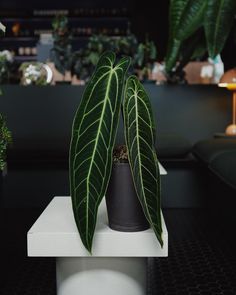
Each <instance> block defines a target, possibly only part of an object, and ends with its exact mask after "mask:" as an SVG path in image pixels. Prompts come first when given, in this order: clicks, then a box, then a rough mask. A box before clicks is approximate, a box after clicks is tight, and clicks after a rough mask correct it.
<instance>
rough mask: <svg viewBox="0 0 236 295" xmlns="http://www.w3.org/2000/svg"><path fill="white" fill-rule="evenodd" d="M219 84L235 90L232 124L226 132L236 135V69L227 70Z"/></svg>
mask: <svg viewBox="0 0 236 295" xmlns="http://www.w3.org/2000/svg"><path fill="white" fill-rule="evenodd" d="M218 86H219V87H225V88H227V89H228V90H231V91H233V109H232V124H230V125H229V126H227V128H226V130H225V133H226V134H227V135H236V69H231V70H229V71H227V72H225V73H224V75H223V76H222V77H221V79H220V82H219V84H218Z"/></svg>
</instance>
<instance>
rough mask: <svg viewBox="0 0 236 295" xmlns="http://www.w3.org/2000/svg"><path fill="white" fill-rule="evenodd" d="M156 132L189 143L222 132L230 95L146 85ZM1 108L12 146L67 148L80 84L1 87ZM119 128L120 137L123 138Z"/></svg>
mask: <svg viewBox="0 0 236 295" xmlns="http://www.w3.org/2000/svg"><path fill="white" fill-rule="evenodd" d="M145 87H146V89H147V91H148V93H149V95H150V99H151V102H152V105H153V109H154V112H155V116H156V121H157V132H158V134H157V136H158V135H159V134H163V133H164V134H166V133H172V134H173V133H175V134H179V135H181V136H183V137H185V138H187V139H188V140H189V141H190V142H191V143H192V144H194V143H195V142H197V141H199V140H201V139H205V138H209V137H212V136H213V135H214V133H215V132H223V131H224V129H225V127H226V126H227V125H228V124H229V123H230V121H231V93H230V92H229V91H227V90H225V89H222V88H219V87H217V86H204V85H203V86H200V85H199V86H186V85H184V86H183V85H182V86H156V85H151V84H146V85H145ZM2 91H3V95H2V96H1V98H0V112H1V113H3V114H4V115H6V116H7V121H8V125H9V127H10V129H11V130H12V133H13V138H14V139H15V140H14V146H15V148H20V147H21V146H23V147H26V146H27V147H28V149H30V148H32V149H33V148H38V149H48V148H53V149H67V147H68V145H69V139H70V130H71V124H72V119H73V116H74V113H75V111H76V109H77V107H78V105H79V102H80V99H81V97H82V93H83V91H84V87H82V86H55V87H53V86H43V87H37V86H29V87H24V86H3V87H2ZM122 134H123V133H122V129H121V128H120V129H119V132H118V137H119V138H122Z"/></svg>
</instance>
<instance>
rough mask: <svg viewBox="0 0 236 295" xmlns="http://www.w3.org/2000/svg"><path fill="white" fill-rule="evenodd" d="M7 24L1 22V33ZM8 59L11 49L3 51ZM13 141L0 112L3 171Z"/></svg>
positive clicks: (0, 152) (0, 57) (0, 148)
mask: <svg viewBox="0 0 236 295" xmlns="http://www.w3.org/2000/svg"><path fill="white" fill-rule="evenodd" d="M5 30H6V28H5V26H4V25H3V24H2V23H1V22H0V33H1V34H2V35H3V34H4V33H5ZM1 59H3V60H8V62H11V59H12V56H11V54H10V52H9V51H7V50H4V51H2V52H1V55H0V60H1ZM11 142H12V135H11V132H10V130H9V129H8V127H7V125H6V120H5V118H4V117H3V115H2V114H0V171H2V170H3V169H4V168H5V166H6V153H7V148H8V146H9V144H10V143H11Z"/></svg>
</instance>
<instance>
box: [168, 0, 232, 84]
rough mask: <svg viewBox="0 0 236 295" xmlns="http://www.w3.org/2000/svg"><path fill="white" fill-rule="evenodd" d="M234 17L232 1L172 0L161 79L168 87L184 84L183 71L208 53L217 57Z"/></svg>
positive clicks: (212, 56) (211, 56)
mask: <svg viewBox="0 0 236 295" xmlns="http://www.w3.org/2000/svg"><path fill="white" fill-rule="evenodd" d="M235 13H236V2H235V1H234V0H222V1H218V0H217V1H216V0H208V1H205V0H196V1H187V0H184V1H182V0H172V1H171V2H170V9H169V41H168V47H167V54H166V57H165V75H166V77H167V81H168V82H169V83H186V80H185V72H184V70H183V69H184V67H185V65H186V64H187V63H188V62H189V61H190V60H194V59H195V58H199V57H202V56H204V54H206V53H208V55H209V56H210V58H212V59H214V58H215V57H216V56H217V55H218V54H220V53H221V51H222V49H223V47H224V44H225V42H226V40H227V37H228V35H229V32H230V29H231V27H232V24H233V20H234V16H235Z"/></svg>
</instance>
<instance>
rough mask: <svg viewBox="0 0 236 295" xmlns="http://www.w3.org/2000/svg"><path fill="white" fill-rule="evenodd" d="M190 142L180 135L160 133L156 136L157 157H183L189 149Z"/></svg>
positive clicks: (190, 146)
mask: <svg viewBox="0 0 236 295" xmlns="http://www.w3.org/2000/svg"><path fill="white" fill-rule="evenodd" d="M191 148H192V145H191V143H190V142H189V141H188V140H187V139H186V138H184V137H182V136H181V135H177V134H160V135H158V136H157V142H156V149H157V156H158V158H168V159H169V158H183V157H185V156H186V155H187V154H188V153H189V152H190V151H191Z"/></svg>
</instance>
